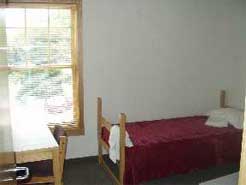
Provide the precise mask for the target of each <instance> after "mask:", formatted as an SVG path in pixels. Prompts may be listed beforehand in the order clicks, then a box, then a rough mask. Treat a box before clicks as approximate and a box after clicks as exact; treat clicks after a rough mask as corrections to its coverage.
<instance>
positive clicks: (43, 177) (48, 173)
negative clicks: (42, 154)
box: [18, 126, 67, 185]
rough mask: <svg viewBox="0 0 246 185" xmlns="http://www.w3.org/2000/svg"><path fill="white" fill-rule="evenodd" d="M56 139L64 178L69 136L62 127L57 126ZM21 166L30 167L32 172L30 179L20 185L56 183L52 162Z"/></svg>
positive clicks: (54, 133) (55, 130) (61, 172)
mask: <svg viewBox="0 0 246 185" xmlns="http://www.w3.org/2000/svg"><path fill="white" fill-rule="evenodd" d="M53 135H54V138H55V139H56V141H57V143H58V144H59V160H60V170H61V171H60V176H61V177H62V176H63V169H64V161H65V156H66V149H67V135H66V132H65V131H64V129H63V128H62V127H61V126H55V129H54V132H53ZM21 166H25V167H28V168H29V170H30V174H31V176H30V178H29V179H27V180H25V181H23V182H20V183H18V184H19V185H27V184H28V185H31V184H44V183H54V182H55V177H54V175H53V163H52V160H44V161H38V162H31V163H24V164H21Z"/></svg>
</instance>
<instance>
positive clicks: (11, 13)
mask: <svg viewBox="0 0 246 185" xmlns="http://www.w3.org/2000/svg"><path fill="white" fill-rule="evenodd" d="M0 11H1V10H0ZM4 13H5V16H6V27H7V28H10V27H13V28H16V27H21V28H24V27H25V9H23V8H8V9H5V12H4Z"/></svg>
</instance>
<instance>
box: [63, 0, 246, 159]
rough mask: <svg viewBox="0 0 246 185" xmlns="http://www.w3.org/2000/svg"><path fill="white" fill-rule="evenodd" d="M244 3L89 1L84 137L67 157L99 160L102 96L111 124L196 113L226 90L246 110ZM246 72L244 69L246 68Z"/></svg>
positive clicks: (76, 140)
mask: <svg viewBox="0 0 246 185" xmlns="http://www.w3.org/2000/svg"><path fill="white" fill-rule="evenodd" d="M244 6H245V2H244V0H84V3H83V11H84V12H83V15H84V19H83V21H84V22H83V25H84V35H83V37H84V86H85V87H84V89H85V105H84V106H85V136H81V137H71V138H70V139H69V146H68V156H67V157H68V158H76V157H83V156H91V155H96V154H97V140H96V128H97V126H96V97H97V96H102V98H103V103H104V106H103V107H104V111H103V112H104V114H105V115H107V116H108V117H109V118H110V119H111V120H112V121H116V120H117V116H118V114H119V113H120V112H125V113H126V114H127V116H128V119H129V120H131V121H132V120H151V119H159V118H165V117H173V116H183V115H193V114H199V113H202V112H206V111H208V110H209V109H212V108H215V107H218V103H219V102H218V92H219V90H220V89H226V90H228V93H229V95H230V96H229V99H230V100H229V101H230V104H231V105H234V106H241V107H242V106H243V105H242V104H243V103H242V102H243V101H242V100H243V83H244V82H243V80H242V73H240V72H239V69H240V67H241V66H242V65H243V64H242V61H243V60H244V59H245V58H244V57H243V56H242V55H243V54H244V51H243V48H242V47H243V42H242V38H241V37H242V35H243V34H242V33H244V34H245V32H243V31H242V27H243V25H244V24H245V23H246V22H245V19H243V12H244V11H243V7H244ZM240 71H241V72H243V70H240Z"/></svg>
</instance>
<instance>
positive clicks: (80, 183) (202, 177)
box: [64, 157, 238, 185]
mask: <svg viewBox="0 0 246 185" xmlns="http://www.w3.org/2000/svg"><path fill="white" fill-rule="evenodd" d="M236 171H238V166H237V165H229V166H223V167H219V168H211V169H208V170H202V171H199V172H194V173H190V174H187V175H176V176H172V177H168V178H163V179H158V180H154V181H151V182H146V183H143V184H142V185H198V184H199V183H201V182H204V181H207V180H211V179H214V178H218V177H221V176H224V175H227V174H230V173H234V172H236ZM64 185H113V183H112V181H111V179H110V177H109V176H107V174H106V173H105V171H104V170H103V169H102V168H101V167H100V166H99V165H98V163H97V158H96V157H89V158H83V159H73V160H68V161H66V163H65V172H64Z"/></svg>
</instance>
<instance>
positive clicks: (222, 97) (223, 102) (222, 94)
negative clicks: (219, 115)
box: [220, 90, 226, 108]
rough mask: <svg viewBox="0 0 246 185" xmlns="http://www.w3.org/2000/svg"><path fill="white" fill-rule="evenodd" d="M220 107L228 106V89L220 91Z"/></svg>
mask: <svg viewBox="0 0 246 185" xmlns="http://www.w3.org/2000/svg"><path fill="white" fill-rule="evenodd" d="M220 108H226V91H225V90H221V91H220Z"/></svg>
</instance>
